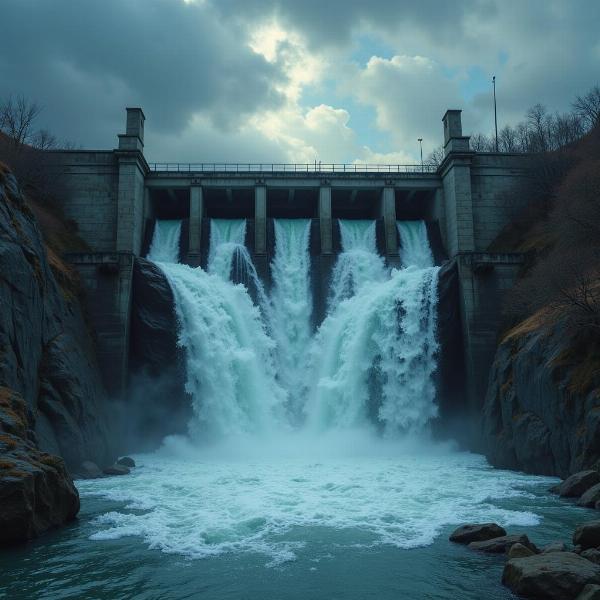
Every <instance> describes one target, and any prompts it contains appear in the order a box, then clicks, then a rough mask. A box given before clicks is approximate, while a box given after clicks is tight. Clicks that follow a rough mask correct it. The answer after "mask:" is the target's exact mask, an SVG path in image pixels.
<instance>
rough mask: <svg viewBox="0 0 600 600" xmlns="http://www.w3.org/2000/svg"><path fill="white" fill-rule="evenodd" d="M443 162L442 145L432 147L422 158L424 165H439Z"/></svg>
mask: <svg viewBox="0 0 600 600" xmlns="http://www.w3.org/2000/svg"><path fill="white" fill-rule="evenodd" d="M442 162H444V146H438V147H437V148H434V149H433V150H432V151H431V152H430V153H429V154H428V155H427V158H426V159H425V160H424V163H425V164H426V165H431V166H434V167H439V166H440V165H441V164H442Z"/></svg>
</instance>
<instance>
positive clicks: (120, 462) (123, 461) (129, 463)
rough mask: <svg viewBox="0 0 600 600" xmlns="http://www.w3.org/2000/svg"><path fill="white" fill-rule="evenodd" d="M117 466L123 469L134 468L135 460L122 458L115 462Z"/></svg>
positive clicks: (127, 457)
mask: <svg viewBox="0 0 600 600" xmlns="http://www.w3.org/2000/svg"><path fill="white" fill-rule="evenodd" d="M117 464H118V465H123V466H124V467H130V468H133V467H135V460H133V458H131V457H130V456H123V457H121V458H120V459H119V460H118V461H117Z"/></svg>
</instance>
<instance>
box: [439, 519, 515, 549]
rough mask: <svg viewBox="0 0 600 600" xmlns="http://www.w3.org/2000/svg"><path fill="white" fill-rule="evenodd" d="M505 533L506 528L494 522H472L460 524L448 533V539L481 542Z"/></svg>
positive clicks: (461, 541)
mask: <svg viewBox="0 0 600 600" xmlns="http://www.w3.org/2000/svg"><path fill="white" fill-rule="evenodd" d="M503 535H506V530H505V529H504V528H503V527H500V525H497V524H496V523H472V524H467V525H462V526H461V527H459V528H458V529H455V530H454V531H453V532H452V533H451V534H450V538H449V539H450V541H451V542H456V543H457V544H469V543H471V542H483V541H485V540H489V539H492V538H496V537H500V536H503Z"/></svg>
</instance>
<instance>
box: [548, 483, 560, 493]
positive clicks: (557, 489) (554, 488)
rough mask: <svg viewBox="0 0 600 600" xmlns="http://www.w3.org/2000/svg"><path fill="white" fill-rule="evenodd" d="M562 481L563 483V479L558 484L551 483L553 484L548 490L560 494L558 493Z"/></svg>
mask: <svg viewBox="0 0 600 600" xmlns="http://www.w3.org/2000/svg"><path fill="white" fill-rule="evenodd" d="M561 483H562V481H561V482H560V483H556V484H554V485H551V486H550V487H549V488H548V491H549V492H550V493H551V494H558V493H559V492H560V484H561Z"/></svg>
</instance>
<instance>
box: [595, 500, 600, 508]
mask: <svg viewBox="0 0 600 600" xmlns="http://www.w3.org/2000/svg"><path fill="white" fill-rule="evenodd" d="M594 508H595V509H596V510H600V500H598V502H596V504H594Z"/></svg>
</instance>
